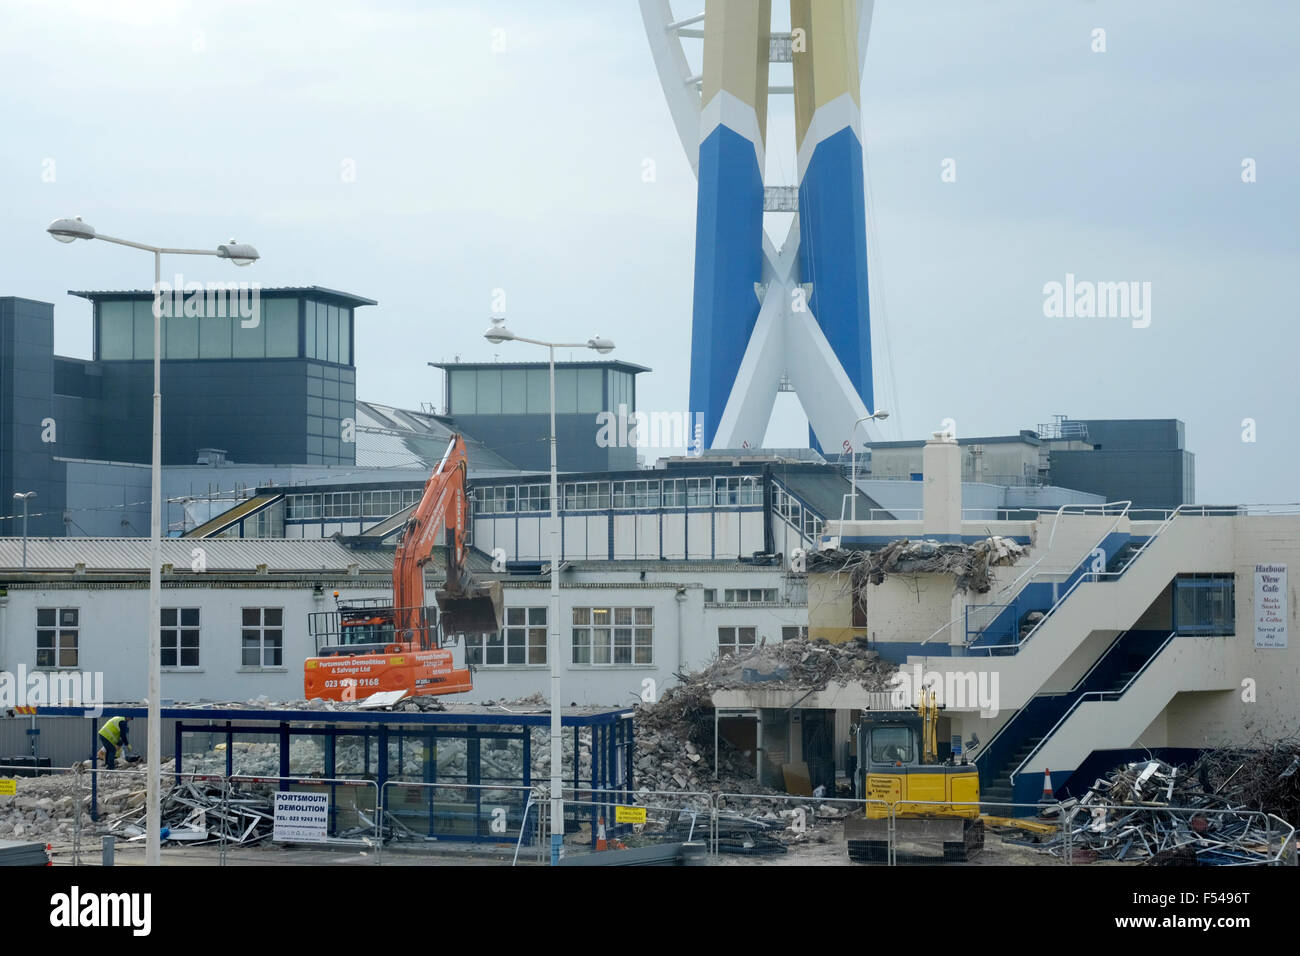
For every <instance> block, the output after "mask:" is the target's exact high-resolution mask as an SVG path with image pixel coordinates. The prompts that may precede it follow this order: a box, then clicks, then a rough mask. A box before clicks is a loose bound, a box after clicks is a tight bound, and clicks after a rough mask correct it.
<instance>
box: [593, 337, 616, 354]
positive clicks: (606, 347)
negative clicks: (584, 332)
mask: <svg viewBox="0 0 1300 956" xmlns="http://www.w3.org/2000/svg"><path fill="white" fill-rule="evenodd" d="M587 348H589V349H595V350H596V351H597V352H599V353H600V354H601V355H608V354H609V353H610V352H612V351H614V343H613V342H611V341H610V340H609V339H606V338H602V337H601V336H599V335H595V336H592V337H591V338H589V339H587Z"/></svg>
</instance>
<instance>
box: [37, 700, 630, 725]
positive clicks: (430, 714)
mask: <svg viewBox="0 0 1300 956" xmlns="http://www.w3.org/2000/svg"><path fill="white" fill-rule="evenodd" d="M444 706H445V707H446V710H435V711H406V710H398V711H394V710H359V709H353V710H326V709H324V708H313V707H308V706H307V705H306V703H305V702H304V704H303V706H302V707H267V708H264V709H263V708H256V707H249V706H248V705H247V704H194V705H192V706H180V707H163V708H161V709H160V711H159V714H160V716H161V717H162V719H163V720H179V721H182V722H185V723H188V722H190V721H203V720H219V721H237V720H259V721H267V722H270V723H276V724H279V723H287V724H301V723H312V724H320V723H326V724H390V725H391V724H423V725H429V724H451V725H458V724H497V725H500V724H511V725H516V726H518V725H523V726H527V727H546V726H549V725H550V721H551V712H550V709H549V708H547V707H543V706H537V705H531V704H510V705H506V704H468V703H460V704H444ZM104 714H110V715H112V716H114V717H118V716H121V717H130V718H132V719H133V720H135V719H143V718H147V717H148V715H149V711H148V709H147V708H146V707H142V706H140V705H139V704H127V705H123V706H115V705H112V704H108V705H105V707H104ZM632 714H633V711H632V709H631V708H630V707H564V708H562V709H561V711H560V723H561V724H566V725H568V726H570V727H586V726H590V725H592V724H607V723H613V722H614V721H617V720H621V719H623V718H631V717H632ZM37 716H44V717H85V716H86V710H85V708H84V707H41V708H40V709H39V710H38V712H37ZM94 719H95V720H103V719H104V716H103V715H102V714H101V715H100V716H98V717H96V718H94ZM269 729H270V728H268V730H269Z"/></svg>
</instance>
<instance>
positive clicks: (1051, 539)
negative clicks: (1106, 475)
mask: <svg viewBox="0 0 1300 956" xmlns="http://www.w3.org/2000/svg"><path fill="white" fill-rule="evenodd" d="M1132 504H1133V502H1131V501H1108V502H1106V503H1104V504H1096V505H1087V504H1065V505H1061V506H1060V507H1059V508H1057V509H1056V511H1054V512H1050V513H1051V514H1053V515H1054V516H1055V517H1054V519H1053V521H1052V532H1051V534H1049V535H1048V536H1047V547H1046V549H1044V551H1043V554H1042V555H1041V556H1040V557H1039V559H1038V560H1037V561H1035V562H1034V563H1033V564H1031V565H1030V566H1029V567H1027V568H1025V570H1024V571H1022V572H1020V574H1019V575H1018V576H1017V577H1016V579H1015V580H1014V581H1012V582H1011V583H1010V584H1007V585H1004V586H1003V587H1001V588H999V589H998V592H997V594H996V595H994V596H995V597H1000V596H1002V595H1003V594H1006V593H1007V592H1008V591H1009V590H1011V589H1012V588H1015V587H1016V585H1017V584H1019V583H1020V582H1021V581H1023V580H1024V579H1025V577H1027V576H1029V575H1031V574H1033V572H1034V569H1035V568H1037V567H1038V566H1039V565H1040V564H1042V563H1043V559H1044V558H1046V557H1047V556H1048V555H1049V554H1051V553H1052V545H1053V543H1055V541H1056V526H1057V525H1058V524H1059V523H1060V520H1061V518H1062V516H1064V515H1065V513H1066V509H1067V508H1094V509H1095V508H1100V509H1103V510H1102V511H1101V512H1100V514H1102V515H1105V513H1106V512H1105V510H1104V509H1106V508H1119V509H1120V512H1119V514H1118V515H1117V516H1116V517H1115V520H1114V521H1113V522H1112V523H1111V526H1110V527H1109V528H1107V529H1106V533H1105V534H1103V535H1102V536H1101V538H1100V539H1098V541H1097V544H1096V545H1094V546H1093V547H1092V548H1091V549H1089V552H1088V553H1089V554H1091V553H1092V552H1093V551H1096V550H1097V548H1098V547H1099V546H1100V545H1101V542H1103V541H1105V540H1106V537H1107V536H1108V535H1109V534H1110V533H1111V532H1112V531H1114V530H1115V528H1116V527H1118V525H1119V523H1120V521H1121V520H1122V519H1123V518H1124V516H1125V515H1127V514H1128V510H1129V508H1130V507H1131V506H1132ZM1080 513H1081V514H1083V513H1085V512H1080ZM1076 569H1077V566H1076V568H1075V569H1071V570H1069V571H1044V572H1042V573H1043V574H1064V575H1066V576H1067V577H1068V576H1069V575H1071V574H1073V573H1074V570H1076ZM1076 583H1077V582H1076ZM1066 593H1067V594H1068V593H1069V592H1066ZM1061 600H1064V598H1062V599H1061ZM989 603H991V604H995V603H997V602H996V601H990V602H989ZM1057 603H1059V602H1057ZM965 618H966V611H965V610H964V609H963V611H962V613H961V616H959V617H955V618H953V619H952V620H951V621H949V622H948V623H947V624H944V625H941V626H940V627H939V629H938V630H936V631H935V632H934V633H933V634H931V635H930V636H929V637H927V638H926V639H925V640H923V641H922V642H921V643H922V644H929V643H930V642H931V641H932V640H934V639H935V638H936V637H938V636H939V634H941V633H942V632H944V631H946V630H947V629H948V628H950V627H952V626H953V625H954V624H956V623H957V622H958V621H964V620H965ZM1039 623H1041V622H1039Z"/></svg>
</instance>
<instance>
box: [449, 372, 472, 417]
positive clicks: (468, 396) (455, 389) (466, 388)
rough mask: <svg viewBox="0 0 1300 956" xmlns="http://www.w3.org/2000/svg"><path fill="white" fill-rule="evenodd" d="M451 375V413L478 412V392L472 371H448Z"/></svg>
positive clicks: (467, 413)
mask: <svg viewBox="0 0 1300 956" xmlns="http://www.w3.org/2000/svg"><path fill="white" fill-rule="evenodd" d="M447 374H448V375H450V376H451V408H450V409H449V411H450V413H451V414H452V415H475V414H477V413H478V392H477V388H476V383H475V382H474V374H473V373H472V372H448V373H447Z"/></svg>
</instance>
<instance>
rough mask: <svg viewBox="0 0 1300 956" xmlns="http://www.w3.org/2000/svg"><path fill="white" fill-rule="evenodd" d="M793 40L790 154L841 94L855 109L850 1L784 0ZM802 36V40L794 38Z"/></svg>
mask: <svg viewBox="0 0 1300 956" xmlns="http://www.w3.org/2000/svg"><path fill="white" fill-rule="evenodd" d="M790 29H791V32H792V34H793V35H794V51H795V52H794V116H795V148H796V149H800V148H802V147H803V141H804V137H805V136H806V135H807V133H808V127H809V126H811V125H812V120H813V116H814V115H815V114H816V112H817V110H819V109H821V107H823V106H825V105H826V104H827V103H829V102H831V101H832V100H835V99H837V98H839V97H841V96H843V95H844V94H845V93H848V94H849V95H850V96H851V97H852V98H853V104H854V106H855V107H857V108H859V109H860V108H861V93H860V87H861V77H860V76H859V74H858V12H857V4H856V2H855V0H790ZM799 31H802V35H800V32H799Z"/></svg>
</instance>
